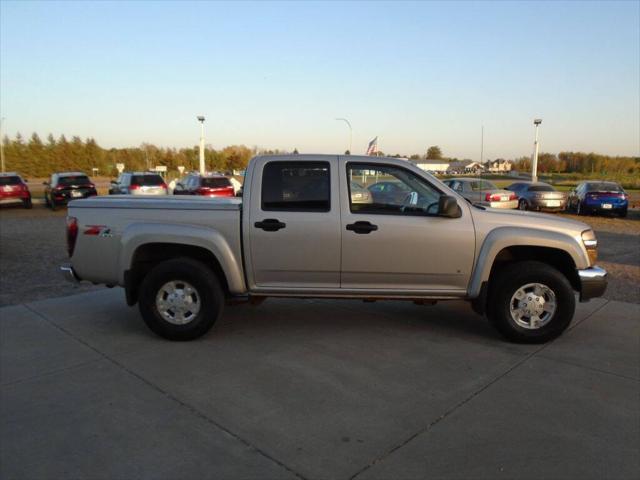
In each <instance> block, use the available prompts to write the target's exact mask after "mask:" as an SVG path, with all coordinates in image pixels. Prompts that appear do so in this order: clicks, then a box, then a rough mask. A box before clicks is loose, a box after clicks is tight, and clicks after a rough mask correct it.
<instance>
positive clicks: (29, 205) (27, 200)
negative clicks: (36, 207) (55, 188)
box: [22, 197, 33, 209]
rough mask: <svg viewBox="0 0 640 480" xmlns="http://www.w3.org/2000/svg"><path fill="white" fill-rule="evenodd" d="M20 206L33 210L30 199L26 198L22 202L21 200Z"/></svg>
mask: <svg viewBox="0 0 640 480" xmlns="http://www.w3.org/2000/svg"><path fill="white" fill-rule="evenodd" d="M22 205H23V206H24V208H26V209H30V208H33V203H31V197H28V198H25V199H24V200H22Z"/></svg>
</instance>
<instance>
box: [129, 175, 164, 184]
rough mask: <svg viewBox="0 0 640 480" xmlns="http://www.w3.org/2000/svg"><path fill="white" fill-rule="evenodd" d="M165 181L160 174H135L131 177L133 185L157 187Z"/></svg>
mask: <svg viewBox="0 0 640 480" xmlns="http://www.w3.org/2000/svg"><path fill="white" fill-rule="evenodd" d="M163 183H164V180H162V177H161V176H160V175H133V176H132V177H131V185H146V186H151V187H157V186H160V185H162V184H163Z"/></svg>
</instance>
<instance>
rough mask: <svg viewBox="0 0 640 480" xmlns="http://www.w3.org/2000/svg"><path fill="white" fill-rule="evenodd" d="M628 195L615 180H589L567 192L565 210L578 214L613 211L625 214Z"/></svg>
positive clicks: (627, 205)
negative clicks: (567, 198) (567, 197)
mask: <svg viewBox="0 0 640 480" xmlns="http://www.w3.org/2000/svg"><path fill="white" fill-rule="evenodd" d="M628 208H629V196H628V195H627V194H626V192H625V191H624V189H623V188H622V187H621V186H620V185H619V184H617V183H615V182H607V181H595V182H594V181H589V182H582V183H580V184H578V186H577V187H576V188H575V190H572V191H571V193H570V194H569V200H568V201H567V210H570V211H573V212H576V213H577V214H578V215H589V214H594V213H613V214H617V215H620V216H621V217H626V216H627V209H628Z"/></svg>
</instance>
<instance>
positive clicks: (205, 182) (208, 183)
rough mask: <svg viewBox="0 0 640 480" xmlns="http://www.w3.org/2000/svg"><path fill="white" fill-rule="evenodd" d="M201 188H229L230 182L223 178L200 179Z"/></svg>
mask: <svg viewBox="0 0 640 480" xmlns="http://www.w3.org/2000/svg"><path fill="white" fill-rule="evenodd" d="M202 186H203V187H209V188H224V187H231V186H232V185H231V182H230V181H229V179H228V178H224V177H205V178H203V179H202Z"/></svg>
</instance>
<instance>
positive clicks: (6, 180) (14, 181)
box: [0, 177, 22, 186]
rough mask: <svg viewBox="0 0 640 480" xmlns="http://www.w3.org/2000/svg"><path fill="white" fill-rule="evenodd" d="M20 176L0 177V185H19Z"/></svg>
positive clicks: (20, 182)
mask: <svg viewBox="0 0 640 480" xmlns="http://www.w3.org/2000/svg"><path fill="white" fill-rule="evenodd" d="M21 184H22V181H20V177H0V186H4V185H21Z"/></svg>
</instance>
